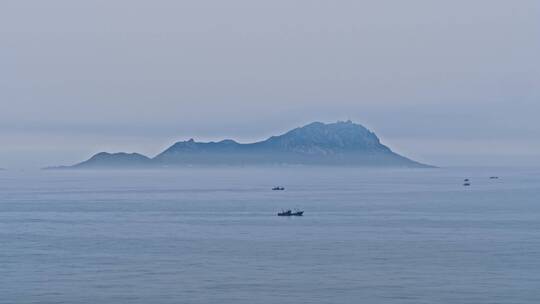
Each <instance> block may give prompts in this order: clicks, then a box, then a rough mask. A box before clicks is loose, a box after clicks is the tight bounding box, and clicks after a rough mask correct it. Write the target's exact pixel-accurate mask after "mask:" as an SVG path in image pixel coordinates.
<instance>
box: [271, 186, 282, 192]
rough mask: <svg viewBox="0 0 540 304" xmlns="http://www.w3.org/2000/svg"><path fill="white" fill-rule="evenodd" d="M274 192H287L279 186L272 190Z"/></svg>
mask: <svg viewBox="0 0 540 304" xmlns="http://www.w3.org/2000/svg"><path fill="white" fill-rule="evenodd" d="M272 190H274V191H283V190H285V187H280V186H277V187H274V188H272Z"/></svg>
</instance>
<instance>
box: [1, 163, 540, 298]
mask: <svg viewBox="0 0 540 304" xmlns="http://www.w3.org/2000/svg"><path fill="white" fill-rule="evenodd" d="M492 175H497V176H500V178H499V179H497V180H490V179H489V176H492ZM464 178H470V179H471V182H472V186H471V187H463V186H462V181H463V179H464ZM276 185H283V186H285V188H286V190H285V191H271V190H270V189H271V188H272V187H273V186H276ZM538 197H540V169H487V168H485V169H478V168H475V169H467V168H460V169H416V170H412V169H409V170H374V169H359V168H355V169H353V168H350V169H344V168H310V167H281V168H262V167H261V168H220V169H210V168H208V169H202V168H199V169H190V168H185V169H182V170H177V171H175V170H169V171H134V170H132V171H80V172H78V171H40V172H37V171H36V172H12V171H5V172H0V244H2V249H1V250H0V273H1V276H0V295H1V297H0V303H97V302H102V303H354V302H358V301H362V302H365V303H538V302H539V301H540V292H538V286H539V285H540V223H539V222H538V218H540V205H539V202H538ZM286 208H300V209H302V210H305V216H304V217H301V218H300V217H298V218H282V217H277V216H276V215H275V214H276V212H277V211H279V210H281V209H286Z"/></svg>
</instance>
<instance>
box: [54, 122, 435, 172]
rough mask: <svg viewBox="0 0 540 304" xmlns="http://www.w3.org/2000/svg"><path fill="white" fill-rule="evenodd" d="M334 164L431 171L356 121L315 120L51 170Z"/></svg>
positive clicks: (104, 154) (97, 158)
mask: <svg viewBox="0 0 540 304" xmlns="http://www.w3.org/2000/svg"><path fill="white" fill-rule="evenodd" d="M197 165H200V166H220V165H226V166H243V165H330V166H331V165H335V166H361V167H409V168H429V167H432V166H429V165H425V164H422V163H419V162H416V161H413V160H411V159H408V158H406V157H404V156H401V155H399V154H397V153H395V152H393V151H392V150H390V148H388V147H387V146H385V145H383V144H382V143H381V142H380V140H379V138H378V137H377V136H376V135H375V133H373V132H371V131H370V130H368V129H366V128H365V127H363V126H362V125H360V124H355V123H353V122H351V121H345V122H342V121H339V122H336V123H329V124H325V123H321V122H314V123H310V124H308V125H306V126H303V127H300V128H296V129H293V130H291V131H289V132H287V133H285V134H282V135H279V136H272V137H270V138H268V139H266V140H263V141H259V142H255V143H249V144H241V143H238V142H236V141H234V140H230V139H226V140H222V141H219V142H196V141H195V140H193V139H190V140H188V141H181V142H177V143H175V144H174V145H172V146H171V147H169V148H168V149H166V150H165V151H163V152H161V153H160V154H158V155H157V156H155V157H154V158H150V157H147V156H144V155H142V154H138V153H123V152H121V153H107V152H100V153H98V154H95V155H94V156H92V157H91V158H90V159H88V160H86V161H83V162H81V163H78V164H75V165H72V166H60V167H48V168H46V169H107V168H111V169H118V168H168V167H180V166H197Z"/></svg>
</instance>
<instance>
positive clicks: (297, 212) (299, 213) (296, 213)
mask: <svg viewBox="0 0 540 304" xmlns="http://www.w3.org/2000/svg"><path fill="white" fill-rule="evenodd" d="M277 215H278V216H303V215H304V211H301V210H295V211H294V212H293V211H291V210H290V209H289V210H286V211H284V210H281V212H278V214H277Z"/></svg>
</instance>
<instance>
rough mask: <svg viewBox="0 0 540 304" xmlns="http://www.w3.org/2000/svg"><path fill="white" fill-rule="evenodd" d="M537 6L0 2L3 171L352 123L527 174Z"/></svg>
mask: <svg viewBox="0 0 540 304" xmlns="http://www.w3.org/2000/svg"><path fill="white" fill-rule="evenodd" d="M539 114H540V1H538V0H515V1H510V0H466V1H465V0H453V1H447V0H445V1H437V0H425V1H419V0H407V1H403V0H395V1H385V0H377V1H361V0H354V1H339V0H334V1H328V0H327V1H318V0H300V1H294V0H272V1H256V0H246V1H237V0H228V1H223V0H219V1H205V0H196V1H180V0H176V1H156V0H152V1H137V0H103V1H101V0H92V1H82V0H81V1H77V0H62V1H55V0H48V1H43V0H35V1H23V0H13V1H11V0H0V147H1V148H0V167H7V168H23V167H24V168H29V167H40V166H46V165H58V164H70V163H73V162H77V161H80V160H83V159H85V158H88V157H89V156H90V155H91V154H94V153H96V152H99V151H102V150H105V151H111V152H114V151H137V152H142V153H145V154H147V155H149V156H153V155H155V154H156V153H158V152H159V151H160V150H162V149H164V148H165V147H167V146H169V145H170V144H172V143H173V142H174V141H176V140H184V139H189V138H190V137H194V138H195V139H197V140H214V139H221V138H234V139H237V140H239V141H242V142H247V141H252V140H257V139H263V138H265V137H267V136H270V135H273V134H277V133H281V132H283V131H286V130H288V129H290V128H293V127H296V126H300V125H303V124H305V123H308V122H311V121H315V120H318V121H326V122H330V121H336V120H346V119H352V120H354V121H355V122H359V123H362V124H364V125H365V126H366V127H368V128H370V129H372V130H374V131H375V132H376V133H377V134H378V135H379V136H380V137H381V139H382V140H383V142H384V143H386V144H387V145H389V146H390V147H391V148H393V149H394V150H396V151H397V152H401V153H404V154H406V155H407V156H410V157H412V158H415V159H417V160H420V161H426V162H429V163H432V164H437V165H471V164H474V165H493V164H498V163H502V164H510V165H511V164H518V165H523V164H527V163H532V164H535V165H540V119H539V117H538V116H539Z"/></svg>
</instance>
